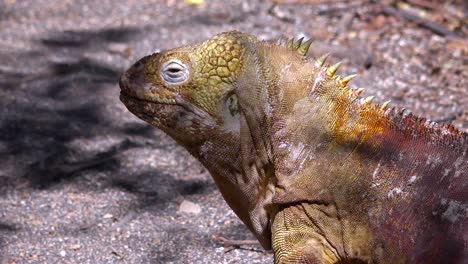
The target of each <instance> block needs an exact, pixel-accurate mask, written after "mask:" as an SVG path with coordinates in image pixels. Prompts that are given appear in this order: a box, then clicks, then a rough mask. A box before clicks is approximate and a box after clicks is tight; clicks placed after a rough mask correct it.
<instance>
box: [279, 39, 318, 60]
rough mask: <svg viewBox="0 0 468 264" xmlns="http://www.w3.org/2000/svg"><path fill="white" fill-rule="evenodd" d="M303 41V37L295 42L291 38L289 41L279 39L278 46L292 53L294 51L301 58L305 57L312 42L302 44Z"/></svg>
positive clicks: (310, 40)
mask: <svg viewBox="0 0 468 264" xmlns="http://www.w3.org/2000/svg"><path fill="white" fill-rule="evenodd" d="M303 40H304V37H302V38H300V39H298V40H297V41H294V38H291V39H289V40H285V39H279V41H278V45H280V46H284V47H286V48H287V49H290V50H292V51H296V52H297V53H299V55H301V56H305V55H306V54H307V52H308V51H309V48H310V45H311V44H312V42H313V40H312V39H309V40H307V41H304V42H303Z"/></svg>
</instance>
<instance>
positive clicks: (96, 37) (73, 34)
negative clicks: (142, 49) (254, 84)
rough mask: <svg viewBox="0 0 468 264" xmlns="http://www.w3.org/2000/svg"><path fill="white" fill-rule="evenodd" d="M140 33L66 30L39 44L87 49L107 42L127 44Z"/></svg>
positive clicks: (110, 30) (106, 30) (120, 29)
mask: <svg viewBox="0 0 468 264" xmlns="http://www.w3.org/2000/svg"><path fill="white" fill-rule="evenodd" d="M139 33H140V30H139V29H138V28H131V27H127V28H108V29H105V30H97V31H79V30H67V31H63V32H60V33H56V34H53V35H52V36H49V37H48V38H43V39H41V40H40V42H41V43H42V44H43V45H45V46H48V47H51V48H57V47H59V48H60V47H69V48H81V49H82V48H89V47H95V46H98V45H101V44H102V43H108V42H128V41H129V40H131V39H133V38H135V37H136V36H137V35H138V34H139Z"/></svg>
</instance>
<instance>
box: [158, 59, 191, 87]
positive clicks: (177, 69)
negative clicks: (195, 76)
mask: <svg viewBox="0 0 468 264" xmlns="http://www.w3.org/2000/svg"><path fill="white" fill-rule="evenodd" d="M160 75H161V78H162V79H163V80H164V81H166V82H167V84H168V85H178V84H181V83H183V82H185V81H186V80H187V79H188V76H189V71H188V68H187V66H185V64H183V63H182V62H181V61H179V60H176V59H172V60H170V61H167V62H165V63H164V64H163V65H162V67H161V71H160Z"/></svg>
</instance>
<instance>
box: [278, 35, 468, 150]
mask: <svg viewBox="0 0 468 264" xmlns="http://www.w3.org/2000/svg"><path fill="white" fill-rule="evenodd" d="M303 40H304V38H300V39H298V40H297V41H295V40H294V38H291V39H288V40H285V39H280V40H279V42H278V45H281V46H283V47H286V48H287V49H290V50H292V51H296V52H297V53H299V54H300V55H301V56H305V55H306V54H307V51H308V50H309V48H310V46H311V44H312V40H311V39H309V40H307V41H305V42H303ZM329 56H330V54H329V53H326V54H324V55H322V56H320V57H319V58H317V59H315V61H314V65H315V66H316V67H317V68H321V67H327V68H326V75H327V77H329V78H332V79H333V80H335V81H336V82H337V84H338V85H337V86H336V88H337V89H343V92H344V94H347V95H348V96H349V98H350V99H351V100H358V102H359V103H360V105H361V106H362V107H364V109H367V110H370V111H375V113H379V114H381V115H383V116H384V117H385V118H387V119H389V120H390V119H391V120H392V121H393V122H392V123H393V124H394V126H395V127H398V129H399V130H400V131H404V132H405V133H409V134H418V135H421V136H425V137H427V138H432V139H435V140H436V142H437V143H447V144H454V143H455V142H456V143H455V144H459V142H461V145H464V144H465V143H466V142H468V134H466V133H464V132H461V131H459V130H458V129H456V128H455V127H454V126H453V125H452V124H444V125H440V124H437V123H435V122H432V121H430V120H427V119H425V118H420V117H418V116H416V115H413V114H412V113H411V112H410V111H408V110H405V109H402V110H400V111H398V110H397V109H396V108H395V107H391V108H389V104H390V100H388V101H385V102H383V103H382V104H380V105H379V104H372V101H373V99H374V96H368V97H366V98H360V95H361V94H362V92H363V91H364V88H356V89H351V88H348V87H347V85H348V83H349V82H350V81H351V80H352V79H354V78H355V77H356V76H357V75H356V74H352V75H349V76H346V77H341V76H339V75H336V72H337V71H338V69H339V68H340V66H341V64H342V62H338V63H336V64H334V65H332V66H325V65H326V62H327V59H328V57H329Z"/></svg>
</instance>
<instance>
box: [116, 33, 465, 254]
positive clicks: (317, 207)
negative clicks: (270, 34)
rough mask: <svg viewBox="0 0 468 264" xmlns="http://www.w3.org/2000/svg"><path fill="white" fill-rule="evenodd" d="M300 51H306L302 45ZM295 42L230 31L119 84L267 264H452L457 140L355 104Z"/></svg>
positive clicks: (170, 54)
mask: <svg viewBox="0 0 468 264" xmlns="http://www.w3.org/2000/svg"><path fill="white" fill-rule="evenodd" d="M308 44H310V43H308ZM307 48H308V45H305V44H304V43H302V44H301V42H296V43H294V42H284V41H278V42H261V41H257V40H256V39H255V37H253V36H251V35H247V34H242V33H239V32H228V33H223V34H220V35H217V36H215V37H213V38H212V39H210V40H208V41H206V42H204V43H201V44H198V45H193V46H186V47H181V48H178V49H174V50H170V51H165V52H162V53H157V54H153V55H150V56H147V57H145V58H143V59H141V60H140V61H139V62H137V63H136V64H135V65H133V66H132V67H131V68H130V69H129V70H128V71H127V72H126V73H125V74H124V75H123V76H122V78H121V80H120V87H121V100H122V102H123V103H124V104H125V105H126V106H127V108H128V109H129V110H130V111H131V112H132V113H134V114H135V115H137V116H138V117H140V118H141V119H143V120H145V121H146V122H148V123H150V124H152V125H154V126H155V127H157V128H159V129H161V130H163V131H164V132H166V133H167V134H168V135H170V136H171V137H172V138H174V139H175V140H176V141H177V142H178V143H179V144H181V145H182V146H184V147H185V148H186V149H187V150H188V151H189V152H190V153H191V154H192V155H193V156H194V157H196V158H197V159H198V160H200V161H201V162H202V163H203V165H204V166H205V167H206V168H207V169H208V170H209V171H210V173H211V175H212V176H213V179H214V181H215V182H216V184H217V186H218V187H219V189H220V191H221V193H222V195H223V197H224V199H225V200H226V202H227V203H228V204H229V206H230V207H231V208H232V209H233V210H234V212H235V213H236V214H237V215H238V216H239V218H240V219H241V220H242V221H243V222H244V223H245V224H246V225H247V226H248V227H249V229H250V230H251V231H252V232H253V233H254V234H255V236H256V237H257V238H258V240H259V241H260V243H261V244H262V246H263V247H264V248H271V247H272V248H273V250H274V253H275V262H276V263H428V261H430V262H431V263H463V262H464V261H466V259H467V257H468V255H467V254H468V253H467V248H468V247H467V244H468V237H467V235H466V234H467V233H468V232H467V231H468V230H467V229H468V227H467V210H468V209H467V207H468V205H467V203H468V193H467V191H466V189H467V184H468V183H467V182H468V175H467V171H468V161H467V154H466V153H467V149H468V146H467V142H468V137H467V135H466V134H464V133H462V132H459V131H458V130H456V129H454V128H453V127H452V126H442V125H437V124H434V123H431V122H429V121H426V120H423V119H420V118H418V117H415V116H413V115H412V114H408V113H407V112H398V111H396V110H395V109H386V107H385V106H382V107H380V106H378V105H372V104H371V103H370V100H360V99H359V98H356V94H357V93H356V92H355V91H352V90H350V89H349V88H347V87H346V84H347V82H348V81H349V79H347V78H340V77H338V76H335V71H336V69H335V68H333V67H325V66H322V64H323V61H312V60H310V59H308V58H307V57H305V56H304V54H305V53H306V52H307Z"/></svg>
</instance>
